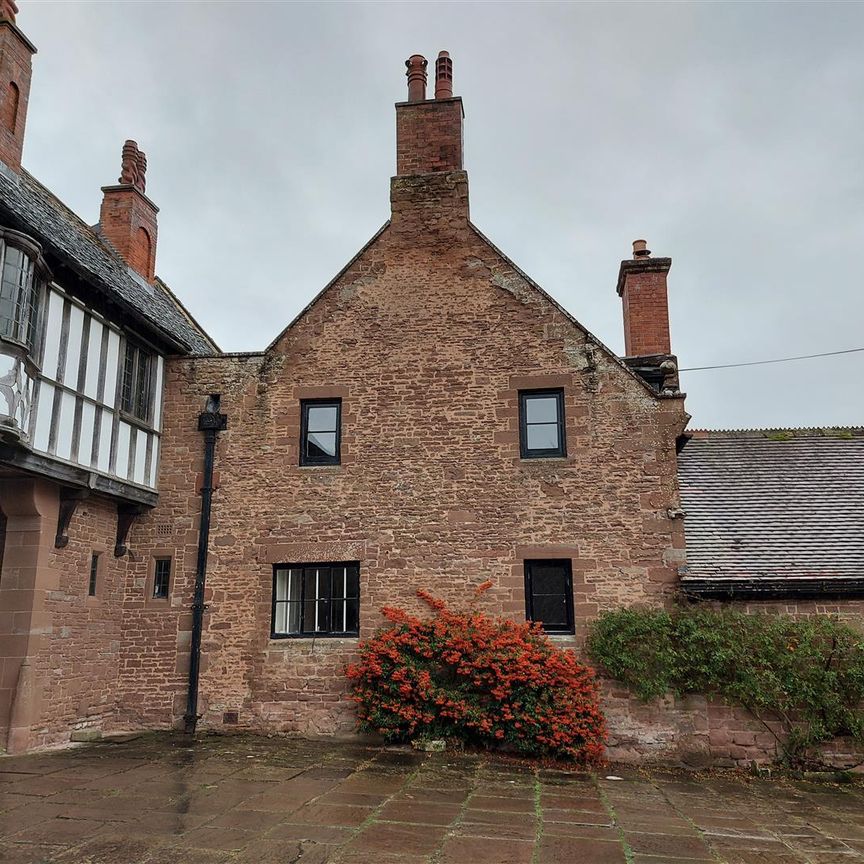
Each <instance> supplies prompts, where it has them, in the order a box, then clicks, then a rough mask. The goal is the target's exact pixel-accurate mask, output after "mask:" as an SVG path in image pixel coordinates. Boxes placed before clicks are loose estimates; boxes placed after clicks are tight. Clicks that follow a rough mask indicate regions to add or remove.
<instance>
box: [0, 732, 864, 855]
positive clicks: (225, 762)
mask: <svg viewBox="0 0 864 864" xmlns="http://www.w3.org/2000/svg"><path fill="white" fill-rule="evenodd" d="M700 861H710V862H726V864H827V862H839V864H854V862H857V861H864V786H862V785H859V784H850V785H848V786H835V785H820V784H816V783H809V782H803V781H800V782H799V781H792V780H787V779H782V780H776V781H770V780H763V779H755V778H749V777H745V776H737V775H731V774H725V775H708V774H706V775H685V774H680V773H677V774H676V773H673V772H659V771H654V772H647V771H633V770H630V771H627V772H625V773H624V774H623V775H622V779H619V780H614V779H607V777H606V776H605V774H604V773H602V772H601V774H600V775H598V776H592V775H588V774H585V773H578V772H569V771H564V770H551V769H545V768H534V767H531V766H527V765H523V764H518V763H513V762H508V761H502V760H500V759H496V758H494V757H485V756H481V755H476V754H464V755H463V754H453V753H429V754H426V753H416V752H413V751H407V750H406V751H400V750H384V749H381V748H378V747H374V746H366V745H363V744H359V743H339V742H320V741H319V742H310V741H299V740H294V739H290V740H286V739H276V738H273V739H267V738H254V737H245V736H236V737H215V736H207V737H203V738H199V739H198V740H197V741H195V742H194V743H192V744H190V743H189V741H188V739H186V738H184V737H182V736H179V735H178V736H171V735H147V736H143V737H141V738H138V739H136V740H134V741H128V742H125V743H122V744H94V745H88V746H86V747H82V748H78V749H73V750H66V751H62V752H56V753H50V754H41V755H34V756H23V757H20V756H19V757H9V756H6V757H0V862H4V864H7V862H8V864H24V862H26V864H35V862H58V864H172V862H176V864H222V862H226V864H227V862H254V864H289V862H291V864H330V862H333V864H396V862H399V864H576V862H579V864H688V862H689V864H697V862H700Z"/></svg>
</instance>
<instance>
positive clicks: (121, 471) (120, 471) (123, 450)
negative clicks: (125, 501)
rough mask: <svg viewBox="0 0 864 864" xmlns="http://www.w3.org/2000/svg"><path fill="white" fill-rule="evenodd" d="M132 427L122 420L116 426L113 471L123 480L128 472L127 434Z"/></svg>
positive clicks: (128, 434)
mask: <svg viewBox="0 0 864 864" xmlns="http://www.w3.org/2000/svg"><path fill="white" fill-rule="evenodd" d="M131 434H132V427H131V426H130V425H129V424H128V423H124V422H123V421H122V420H121V421H120V423H119V424H118V428H117V461H116V462H115V464H114V473H115V474H116V475H117V476H118V477H122V478H123V479H124V480H125V479H126V477H127V476H128V474H129V436H130V435H131Z"/></svg>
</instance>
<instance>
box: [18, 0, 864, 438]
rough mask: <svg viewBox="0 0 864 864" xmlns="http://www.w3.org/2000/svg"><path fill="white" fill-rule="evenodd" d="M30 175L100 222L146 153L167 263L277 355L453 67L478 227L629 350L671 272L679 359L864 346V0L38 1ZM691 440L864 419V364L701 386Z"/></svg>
mask: <svg viewBox="0 0 864 864" xmlns="http://www.w3.org/2000/svg"><path fill="white" fill-rule="evenodd" d="M19 8H20V12H19V15H18V25H19V27H20V28H21V29H22V30H23V31H24V33H25V34H26V35H27V36H28V37H29V38H30V39H31V40H32V41H33V42H34V43H35V45H36V46H37V48H38V49H39V53H38V54H37V55H36V57H35V60H34V75H33V86H32V91H31V97H30V107H29V114H28V120H27V132H26V141H25V146H24V160H23V161H24V165H25V167H26V168H27V169H28V170H29V171H30V172H31V173H33V174H34V175H35V176H36V177H37V178H39V179H40V180H41V181H42V182H43V183H44V184H45V185H46V186H48V188H50V189H51V190H52V191H53V192H54V193H55V194H57V195H58V197H60V198H61V199H62V200H63V201H65V203H66V204H67V205H69V206H70V207H71V208H72V209H73V210H74V211H75V212H77V213H78V214H79V215H80V216H81V217H82V218H84V219H85V220H86V221H88V222H89V223H91V224H93V223H95V222H96V221H98V214H99V204H100V201H101V192H100V187H101V186H104V185H108V184H112V183H114V182H116V180H117V177H118V176H119V168H120V151H121V147H122V144H123V141H124V140H125V139H126V138H133V139H135V140H136V141H137V142H138V144H139V145H140V147H141V149H142V150H144V151H145V152H146V154H147V158H148V169H147V194H148V196H149V197H150V198H151V199H152V200H153V201H155V202H156V204H157V205H158V206H159V208H160V213H159V240H158V250H157V272H158V273H159V275H160V276H161V277H162V278H163V279H164V280H165V281H166V282H167V283H168V284H169V285H170V286H171V287H172V289H173V290H174V291H175V293H176V294H177V295H178V296H179V297H180V299H181V300H182V302H183V303H184V304H185V305H186V307H187V308H188V309H189V310H190V311H191V312H192V314H193V315H194V316H195V317H196V318H197V320H198V321H199V322H200V323H201V325H202V326H203V327H204V328H205V329H206V330H207V331H208V332H209V333H210V334H211V335H212V336H213V338H214V339H215V340H216V341H217V343H218V344H219V345H220V346H221V347H222V349H223V350H227V351H244V350H261V349H263V348H264V347H266V345H267V344H268V343H269V342H270V341H271V339H273V337H274V336H275V335H276V334H277V333H278V332H279V331H280V330H281V329H282V328H283V327H284V325H285V324H287V323H288V322H289V321H290V320H291V319H292V318H293V317H294V316H295V315H296V314H297V313H298V312H299V311H300V310H301V309H302V308H303V307H304V306H305V305H306V304H307V303H308V302H309V300H310V299H311V298H312V297H313V296H314V295H315V294H316V293H317V292H318V291H320V289H321V288H322V287H323V286H324V285H326V284H327V282H329V281H330V279H332V277H333V276H334V275H335V274H336V273H337V272H338V271H339V270H340V269H341V268H342V267H343V266H344V264H345V263H346V262H347V261H348V260H349V259H350V258H351V257H352V256H353V255H354V254H355V252H356V251H357V250H358V249H359V248H360V247H361V246H362V245H363V244H364V243H365V242H366V241H367V240H368V239H369V238H370V237H371V236H372V235H373V234H374V233H375V231H376V230H377V229H378V228H379V227H380V226H381V225H382V224H383V223H384V222H385V221H386V219H387V218H388V217H389V198H388V196H389V178H390V176H391V175H392V174H393V173H394V172H395V120H394V109H393V103H394V102H396V101H402V100H403V99H405V98H406V92H407V91H406V81H405V75H404V73H405V66H404V61H405V59H406V58H407V57H408V56H409V55H411V54H413V53H420V54H424V55H425V56H426V57H428V58H430V60H431V59H433V58H434V57H435V56H437V53H438V51H439V50H441V49H446V50H448V51H449V52H450V55H451V57H452V58H453V62H454V79H455V81H454V94H455V95H459V96H462V98H463V100H464V105H465V113H466V121H465V123H466V125H465V167H466V168H467V169H468V175H469V182H470V198H471V219H472V221H473V222H474V223H475V224H476V225H477V226H478V227H479V228H480V229H481V230H482V231H483V232H484V233H485V234H486V235H487V236H488V237H489V238H490V239H491V240H492V241H493V242H494V243H495V244H496V245H497V246H498V247H499V248H501V249H503V250H504V251H505V252H506V253H507V255H508V256H509V257H510V258H512V259H513V260H514V261H515V262H516V263H517V264H518V265H519V266H520V267H521V268H522V269H523V270H524V271H526V272H527V273H528V274H529V275H530V276H531V277H532V278H533V279H534V280H535V281H536V282H538V283H539V284H540V285H541V286H542V287H543V288H544V289H545V290H546V291H548V292H549V293H550V294H551V295H552V296H553V297H555V298H556V299H557V300H558V301H559V302H560V303H562V304H563V305H564V306H565V307H566V308H567V309H568V310H569V311H570V312H571V313H572V314H573V315H574V316H575V317H576V318H577V319H578V320H579V321H580V322H581V323H582V324H583V325H584V326H586V327H587V328H588V329H589V330H590V331H591V332H592V333H594V334H595V335H596V336H597V337H598V338H599V339H600V340H601V341H602V342H604V343H605V344H606V345H608V346H609V347H610V348H611V349H612V350H613V351H615V352H616V353H623V348H624V346H623V342H624V339H623V327H622V318H621V305H620V300H619V298H618V296H617V295H616V293H615V283H616V279H617V274H618V266H619V262H620V260H621V259H622V258H627V257H630V254H631V242H632V241H633V240H634V239H636V238H643V237H644V238H645V239H647V240H648V246H649V248H650V249H651V250H652V251H653V253H654V255H655V256H657V257H660V256H663V257H665V256H669V257H671V258H672V262H673V263H672V270H671V272H670V274H669V304H670V315H671V329H672V347H673V351H674V352H675V353H676V354H677V355H678V357H679V363H680V365H681V367H682V368H686V367H690V366H707V365H717V364H727V363H741V362H747V361H752V360H768V359H774V358H778V357H787V356H792V355H800V354H815V353H820V352H828V351H837V350H843V349H849V348H858V347H864V326H862V325H864V278H862V273H864V267H862V263H861V262H862V251H864V110H862V106H864V59H862V57H864V54H862V51H861V44H860V43H861V39H860V37H861V34H862V32H864V3H852V2H849V3H836V4H834V3H829V2H820V3H743V2H737V3H733V2H729V3H708V2H705V3H668V4H666V3H660V2H652V3H648V2H645V3H611V2H609V3H599V4H593V3H541V2H533V3H517V2H509V3H505V2H495V3H491V2H490V3H468V2H460V3H446V4H440V3H419V2H400V3H396V2H394V3H364V2H355V3H324V2H318V3H287V2H254V0H245V2H183V0H173V2H172V0H167V2H135V0H123V2H121V0H116V2H111V0H102V2H76V0H61V2H50V0H19ZM681 377H682V386H683V389H685V390H686V391H687V394H688V395H687V403H686V404H687V410H688V411H689V412H690V413H691V414H692V415H693V420H692V421H691V424H690V426H691V428H751V427H777V426H819V427H823V426H839V425H862V424H864V388H862V385H861V382H862V380H864V352H859V353H856V354H845V355H842V356H838V357H828V358H823V359H816V360H808V361H799V362H793V363H779V364H775V365H767V366H754V367H748V368H738V369H721V370H711V371H700V372H690V373H687V372H685V373H682V376H681Z"/></svg>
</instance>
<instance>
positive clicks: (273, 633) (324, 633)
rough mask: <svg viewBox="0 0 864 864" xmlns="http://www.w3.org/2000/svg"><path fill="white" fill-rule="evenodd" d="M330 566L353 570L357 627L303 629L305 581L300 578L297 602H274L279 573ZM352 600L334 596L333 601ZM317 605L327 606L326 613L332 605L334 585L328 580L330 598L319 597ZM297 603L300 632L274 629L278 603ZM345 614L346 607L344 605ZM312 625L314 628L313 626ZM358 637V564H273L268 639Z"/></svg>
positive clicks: (328, 612)
mask: <svg viewBox="0 0 864 864" xmlns="http://www.w3.org/2000/svg"><path fill="white" fill-rule="evenodd" d="M333 567H340V568H341V567H345V568H349V567H350V568H353V569H354V571H355V578H356V583H357V596H356V603H357V622H356V624H357V626H356V628H355V629H353V630H329V629H328V630H308V629H304V625H305V624H306V622H305V620H304V619H305V614H306V602H307V598H306V579H305V578H303V577H302V576H301V579H300V599H299V600H296V601H291V600H277V599H276V580H277V578H278V575H279V572H280V571H285V570H289V571H290V570H300V571H305V570H313V569H317V570H321V569H323V568H333ZM354 599H355V598H354V597H348V598H342V597H337V598H336V600H346V601H347V600H354ZM316 600H317V602H318V603H326V604H328V605H327V606H326V608H327V614H328V615H329V614H330V611H331V609H332V606H331V605H329V604H332V603H333V602H334V597H333V584H332V580H331V584H330V596H329V598H323V597H318V598H316ZM292 602H293V603H298V604H299V607H300V617H299V626H300V629H299V630H298V631H297V632H296V633H289V632H282V631H277V630H276V606H277V604H278V603H285V604H290V603H292ZM346 612H347V606H346ZM313 626H314V625H313ZM359 635H360V562H359V561H311V562H310V561H307V562H303V563H293V564H274V565H273V585H272V593H271V599H270V638H271V639H353V638H357V637H358V636H359Z"/></svg>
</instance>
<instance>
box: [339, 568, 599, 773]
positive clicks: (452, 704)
mask: <svg viewBox="0 0 864 864" xmlns="http://www.w3.org/2000/svg"><path fill="white" fill-rule="evenodd" d="M490 584H491V583H484V584H483V585H482V586H480V588H479V589H478V591H477V592H475V593H479V592H480V591H482V590H484V589H485V588H487V587H489V585H490ZM417 594H418V596H420V597H421V598H422V599H423V600H424V601H425V602H426V603H427V604H428V605H429V606H430V607H431V608H432V613H433V614H432V617H431V618H430V619H428V620H422V619H420V618H417V617H415V616H413V615H409V614H408V613H406V612H404V611H402V610H401V609H395V608H390V607H386V608H384V609H383V610H382V612H383V614H384V615H385V616H386V618H387V619H388V620H389V621H391V622H392V623H393V624H394V625H395V626H393V627H390V628H389V629H385V630H381V631H379V632H378V633H377V634H376V635H375V636H374V637H373V638H372V639H370V640H368V641H366V642H364V643H362V644H361V646H360V660H359V662H358V663H354V664H351V665H350V666H349V667H348V669H347V674H348V677H349V678H350V679H351V681H352V687H353V694H352V698H353V700H354V701H355V702H356V704H357V714H358V725H359V727H360V729H361V730H363V731H367V732H377V733H379V734H381V735H382V736H383V737H384V738H385V739H386V740H388V741H406V740H410V739H412V738H415V737H430V738H454V739H460V740H462V741H464V742H466V743H469V744H475V745H480V746H485V747H490V746H492V747H506V748H509V749H512V750H516V751H518V752H520V753H524V754H529V755H546V756H556V757H566V758H568V759H572V760H575V761H577V762H580V763H582V764H589V763H595V762H598V761H600V760H601V759H602V756H603V749H604V741H605V734H606V727H605V721H604V719H603V715H602V713H601V711H600V706H599V692H598V687H597V683H596V681H595V677H594V673H593V672H592V670H590V669H588V668H587V667H585V666H583V665H581V664H580V663H579V662H578V660H577V659H576V656H575V655H574V654H573V653H572V652H571V651H567V650H563V649H560V648H558V647H556V646H555V645H553V644H552V643H551V642H550V640H549V639H548V637H547V636H546V635H545V634H544V633H543V631H542V629H541V628H540V626H539V625H531V624H527V623H525V624H517V623H515V622H513V621H509V620H507V619H504V618H494V617H491V616H488V615H485V614H483V613H481V612H478V611H476V610H474V609H470V610H469V611H467V612H454V611H451V610H450V609H448V608H447V606H446V605H445V604H444V603H443V601H441V600H439V599H436V598H434V597H432V596H431V595H430V594H428V593H427V592H425V591H418V592H417Z"/></svg>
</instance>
